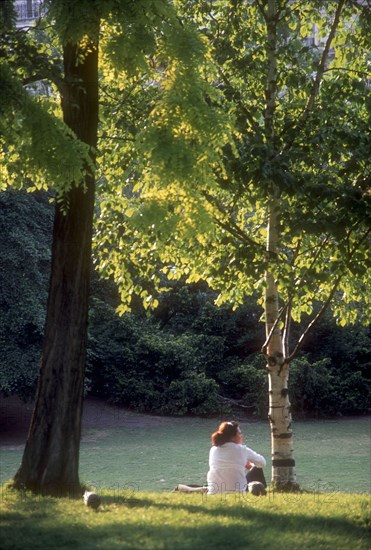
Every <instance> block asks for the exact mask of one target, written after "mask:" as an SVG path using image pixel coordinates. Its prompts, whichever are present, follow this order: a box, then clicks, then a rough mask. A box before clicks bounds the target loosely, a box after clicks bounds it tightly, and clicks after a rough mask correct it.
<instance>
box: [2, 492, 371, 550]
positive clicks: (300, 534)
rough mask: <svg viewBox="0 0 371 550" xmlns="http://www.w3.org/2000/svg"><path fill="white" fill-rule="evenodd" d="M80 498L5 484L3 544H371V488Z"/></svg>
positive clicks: (298, 549)
mask: <svg viewBox="0 0 371 550" xmlns="http://www.w3.org/2000/svg"><path fill="white" fill-rule="evenodd" d="M101 495H102V505H101V507H100V508H99V510H98V511H97V512H95V511H94V510H91V509H90V508H87V507H85V506H84V504H83V501H82V499H81V500H74V499H68V498H63V499H55V498H50V497H41V496H35V495H32V494H30V493H17V492H15V491H13V490H11V489H8V488H7V487H5V486H4V487H3V489H2V498H1V502H0V510H1V530H0V547H1V548H2V550H9V549H13V550H16V549H26V548H27V549H32V550H37V549H43V550H47V549H52V548H53V549H56V550H67V549H75V550H77V549H81V550H96V549H107V550H115V549H116V548H117V549H121V548H122V549H127V548H130V549H138V550H139V549H141V550H142V549H169V550H170V549H171V550H178V549H179V550H183V549H184V550H185V549H189V550H207V549H210V550H217V549H222V548H223V549H227V550H232V549H238V550H244V549H252V550H254V549H257V550H263V549H265V548H266V549H272V550H280V549H285V550H290V549H295V550H302V549H306V548H313V549H321V548H322V549H334V550H342V549H348V548H349V549H350V548H351V549H352V550H357V549H358V550H361V549H365V550H369V549H370V547H371V540H370V495H365V494H364V495H362V494H344V493H333V494H329V493H322V494H314V493H312V494H309V493H306V494H296V495H294V494H291V495H283V494H277V493H272V492H269V494H268V495H267V496H265V497H254V496H252V495H249V494H248V495H237V494H230V495H227V496H224V497H221V496H220V495H214V496H206V495H201V494H179V493H137V492H135V493H130V492H129V491H120V490H116V491H114V490H107V491H102V492H101Z"/></svg>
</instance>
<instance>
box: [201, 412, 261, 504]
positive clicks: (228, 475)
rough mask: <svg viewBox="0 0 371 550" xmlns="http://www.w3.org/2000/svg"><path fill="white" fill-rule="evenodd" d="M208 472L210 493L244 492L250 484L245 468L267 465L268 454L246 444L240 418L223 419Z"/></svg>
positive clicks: (210, 457)
mask: <svg viewBox="0 0 371 550" xmlns="http://www.w3.org/2000/svg"><path fill="white" fill-rule="evenodd" d="M211 440H212V445H213V446H212V447H211V449H210V454H209V471H208V474H207V484H208V494H209V495H213V494H218V493H225V492H231V491H233V492H244V491H246V488H247V483H248V482H247V479H246V472H245V469H246V468H249V466H251V465H255V466H257V467H259V468H263V466H265V464H266V462H265V458H264V457H263V456H261V455H259V454H258V453H256V452H255V451H253V450H252V449H250V448H249V447H246V445H243V444H242V434H241V430H240V428H239V426H238V423H237V422H222V423H221V424H220V426H219V428H218V430H217V431H216V432H214V433H213V434H212V436H211Z"/></svg>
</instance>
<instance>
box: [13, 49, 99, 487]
mask: <svg viewBox="0 0 371 550" xmlns="http://www.w3.org/2000/svg"><path fill="white" fill-rule="evenodd" d="M64 71H65V86H64V91H63V97H62V109H63V117H64V121H65V122H66V124H67V125H68V126H69V127H70V128H71V129H72V130H73V131H74V133H75V134H76V136H77V137H78V138H79V139H80V140H82V141H84V142H85V143H87V144H88V145H89V146H91V148H92V153H91V156H92V160H93V162H94V160H95V158H94V148H95V146H96V141H97V124H98V48H97V44H95V43H90V44H89V47H86V46H85V50H84V49H80V48H79V46H78V45H76V44H67V45H66V46H65V47H64ZM72 177H73V176H72V174H71V179H72ZM94 189H95V180H94V174H93V173H92V170H91V167H89V166H86V174H85V178H84V182H83V185H81V184H79V185H76V184H75V182H73V181H71V189H70V190H69V191H68V192H67V193H66V194H65V195H64V196H63V197H62V199H63V200H62V202H59V201H57V204H56V213H55V221H54V230H53V244H52V267H51V277H50V286H49V296H48V306H47V316H46V325H45V336H44V345H43V354H42V360H41V369H40V376H39V381H38V388H37V394H36V402H35V409H34V412H33V417H32V420H31V425H30V430H29V434H28V439H27V442H26V447H25V450H24V454H23V459H22V464H21V466H20V468H19V470H18V472H17V473H16V475H15V478H14V485H15V486H16V487H18V488H26V489H30V490H32V491H35V492H39V493H42V494H49V495H55V496H63V495H67V494H78V493H79V491H80V482H79V474H78V470H79V448H80V435H81V416H82V406H83V394H84V374H85V353H86V340H87V317H88V295H89V283H90V270H91V241H92V223H93V208H94Z"/></svg>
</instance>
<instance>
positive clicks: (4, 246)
mask: <svg viewBox="0 0 371 550" xmlns="http://www.w3.org/2000/svg"><path fill="white" fill-rule="evenodd" d="M52 217H53V216H52V208H51V207H50V205H49V197H47V196H46V195H43V194H32V195H28V194H26V193H19V192H15V191H9V192H6V193H1V194H0V246H1V251H2V254H1V256H0V278H1V280H0V315H1V321H2V322H1V324H0V346H1V356H0V391H1V392H2V393H3V394H6V395H9V394H18V395H20V396H21V397H22V398H25V399H27V398H28V399H29V398H32V396H33V395H34V391H35V385H36V378H37V373H38V364H39V357H40V350H41V345H42V334H43V325H44V317H45V304H46V299H47V285H48V277H49V262H50V236H51V227H52ZM213 299H214V294H213V293H212V292H211V291H210V290H208V289H207V287H206V286H205V285H202V284H199V285H193V286H185V285H181V284H177V285H175V286H174V288H173V290H172V291H171V292H169V293H167V294H165V295H164V296H162V297H160V305H159V307H158V309H157V310H156V311H155V312H154V313H153V314H152V315H151V316H150V317H148V316H147V315H146V314H145V313H144V311H143V310H142V308H141V307H140V305H139V304H137V305H136V307H135V308H134V312H133V313H132V314H128V315H125V316H123V317H121V318H120V317H119V316H118V315H117V314H116V313H115V308H116V306H117V305H118V298H117V295H116V290H115V288H114V287H113V286H112V285H111V284H110V283H107V282H104V281H100V280H99V279H98V277H97V276H96V275H94V277H93V285H92V299H91V307H90V321H89V343H88V359H87V376H86V393H87V394H90V395H96V396H101V397H102V398H104V399H106V400H109V401H111V402H113V403H116V404H122V405H124V406H126V407H131V408H133V409H135V410H140V411H148V412H157V413H163V414H173V415H175V414H177V415H183V414H197V415H215V414H218V415H222V414H227V413H229V412H230V411H231V409H233V408H234V407H235V406H238V407H240V412H241V411H243V410H244V411H246V412H247V413H248V414H254V415H256V416H266V414H267V396H268V391H267V390H268V388H267V376H266V372H265V367H264V361H263V358H262V357H261V356H260V355H259V354H257V353H256V352H257V350H259V349H260V348H261V345H262V343H263V337H264V327H263V325H262V323H260V322H259V318H260V315H261V311H260V310H259V309H258V308H257V306H256V305H254V304H255V301H254V300H252V299H251V300H247V301H246V304H245V305H244V306H243V307H240V308H238V310H237V311H234V312H233V311H232V310H231V308H229V307H226V306H224V307H221V308H216V307H215V306H214V305H213ZM299 332H300V327H298V326H296V327H295V326H294V331H293V333H294V336H295V335H297V334H298V333H299ZM370 343H371V338H370V333H369V331H368V330H367V329H366V328H364V327H359V326H357V327H348V328H341V327H338V326H337V325H336V324H335V323H334V321H333V320H332V319H330V318H329V317H325V318H324V319H323V320H322V321H321V322H320V324H319V325H318V326H317V327H316V329H315V330H314V332H313V333H312V335H311V337H310V339H309V340H308V342H307V344H306V347H305V348H304V350H303V354H302V356H301V357H300V358H298V359H297V360H295V361H294V362H293V363H292V365H291V368H290V397H291V402H292V409H293V412H294V414H295V415H297V416H303V415H336V414H347V415H349V414H364V413H366V412H368V411H369V406H370V372H371V369H370V357H369V350H370Z"/></svg>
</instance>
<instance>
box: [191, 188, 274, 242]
mask: <svg viewBox="0 0 371 550" xmlns="http://www.w3.org/2000/svg"><path fill="white" fill-rule="evenodd" d="M201 194H202V195H203V196H204V198H205V199H206V200H207V202H209V203H210V204H212V205H213V206H215V207H216V208H217V209H218V210H219V212H221V213H222V214H223V215H224V216H225V215H226V213H227V212H226V209H225V208H223V207H222V205H221V204H219V203H218V201H217V200H216V199H215V198H214V197H212V196H211V195H210V194H209V193H207V192H206V191H203V192H202V193H201ZM214 220H215V222H216V223H217V224H218V225H219V226H220V227H222V228H223V229H225V230H227V231H229V233H231V234H232V235H234V237H237V239H239V240H241V241H243V242H245V243H248V244H251V245H253V246H254V247H256V248H259V249H260V250H261V251H265V247H264V245H261V244H259V243H257V242H256V241H254V240H253V239H251V238H250V237H249V236H248V235H246V233H245V232H244V231H242V229H241V228H240V227H238V225H236V224H235V223H234V222H233V221H232V220H231V219H229V220H228V222H223V221H222V220H220V219H219V218H217V217H216V216H214Z"/></svg>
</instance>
